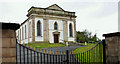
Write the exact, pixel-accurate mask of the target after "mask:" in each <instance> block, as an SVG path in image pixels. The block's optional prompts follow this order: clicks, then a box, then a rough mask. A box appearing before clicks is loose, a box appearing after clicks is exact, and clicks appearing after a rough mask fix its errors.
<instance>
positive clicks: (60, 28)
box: [49, 20, 63, 43]
mask: <svg viewBox="0 0 120 64" xmlns="http://www.w3.org/2000/svg"><path fill="white" fill-rule="evenodd" d="M55 22H57V25H58V32H60V35H59V42H63V41H62V40H63V21H61V20H49V41H50V43H54V35H53V32H55V31H56V30H54V23H55Z"/></svg>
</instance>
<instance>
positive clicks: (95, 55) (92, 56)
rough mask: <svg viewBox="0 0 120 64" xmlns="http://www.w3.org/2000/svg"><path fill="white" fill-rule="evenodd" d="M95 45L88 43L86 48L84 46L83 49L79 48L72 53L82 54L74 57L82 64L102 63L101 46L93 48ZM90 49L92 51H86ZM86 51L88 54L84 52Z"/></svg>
mask: <svg viewBox="0 0 120 64" xmlns="http://www.w3.org/2000/svg"><path fill="white" fill-rule="evenodd" d="M96 44H97V43H95V44H92V43H88V44H87V46H85V47H80V48H77V49H75V50H73V53H74V54H76V53H82V54H79V55H76V58H77V59H78V60H79V61H82V62H90V63H91V64H92V63H93V62H97V63H98V62H103V52H102V51H103V47H102V45H101V46H100V45H98V46H96V47H95V48H93V47H94V46H95V45H96ZM99 46H100V47H99ZM91 48H93V49H92V50H90V51H88V50H89V49H91ZM86 51H88V52H86ZM83 52H84V53H83Z"/></svg>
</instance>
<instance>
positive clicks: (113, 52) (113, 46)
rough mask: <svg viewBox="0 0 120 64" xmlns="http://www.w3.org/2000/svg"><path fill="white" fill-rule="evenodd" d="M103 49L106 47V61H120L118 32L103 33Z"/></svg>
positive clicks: (109, 63)
mask: <svg viewBox="0 0 120 64" xmlns="http://www.w3.org/2000/svg"><path fill="white" fill-rule="evenodd" d="M103 36H105V44H106V46H105V49H106V63H107V64H119V63H120V32H116V33H109V34H104V35H103Z"/></svg>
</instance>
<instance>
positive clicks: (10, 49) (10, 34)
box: [0, 23, 20, 64]
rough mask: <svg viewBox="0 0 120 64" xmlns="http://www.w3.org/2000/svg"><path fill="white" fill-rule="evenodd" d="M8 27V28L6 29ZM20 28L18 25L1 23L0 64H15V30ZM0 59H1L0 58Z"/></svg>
mask: <svg viewBox="0 0 120 64" xmlns="http://www.w3.org/2000/svg"><path fill="white" fill-rule="evenodd" d="M8 25H9V27H7V26H8ZM19 27H20V25H19V24H12V23H2V28H3V29H0V35H2V36H1V37H0V40H2V42H0V43H1V47H0V50H2V52H0V62H1V61H2V64H4V63H8V64H11V63H12V64H16V29H18V28H19ZM1 57H2V58H1Z"/></svg>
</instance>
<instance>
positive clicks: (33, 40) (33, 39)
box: [32, 17, 35, 43]
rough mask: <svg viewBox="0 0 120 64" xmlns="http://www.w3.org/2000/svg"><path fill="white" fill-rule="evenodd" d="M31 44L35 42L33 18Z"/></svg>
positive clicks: (33, 22) (33, 19)
mask: <svg viewBox="0 0 120 64" xmlns="http://www.w3.org/2000/svg"><path fill="white" fill-rule="evenodd" d="M32 42H33V43H34V42H35V18H34V17H33V18H32Z"/></svg>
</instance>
